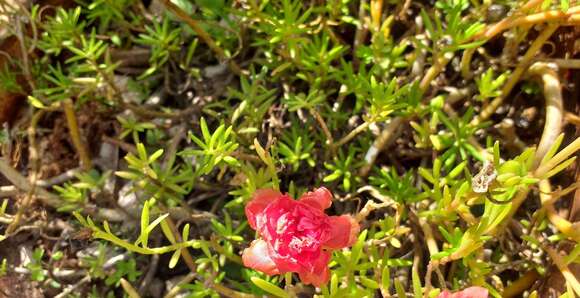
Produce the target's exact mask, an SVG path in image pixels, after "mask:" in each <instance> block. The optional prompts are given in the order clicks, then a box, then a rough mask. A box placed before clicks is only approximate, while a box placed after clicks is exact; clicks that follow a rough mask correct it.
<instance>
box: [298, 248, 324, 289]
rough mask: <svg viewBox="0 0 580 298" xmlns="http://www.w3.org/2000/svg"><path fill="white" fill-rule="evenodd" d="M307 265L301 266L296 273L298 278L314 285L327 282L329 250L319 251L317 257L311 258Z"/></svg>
mask: <svg viewBox="0 0 580 298" xmlns="http://www.w3.org/2000/svg"><path fill="white" fill-rule="evenodd" d="M311 261H312V262H311V263H310V264H309V266H306V267H303V268H302V269H301V270H300V271H298V274H299V275H300V280H301V281H302V282H303V283H304V284H313V285H314V286H316V287H320V286H321V285H323V284H325V283H327V282H328V280H329V279H330V270H329V269H328V262H330V252H327V251H321V253H320V255H319V256H318V258H316V259H315V260H311Z"/></svg>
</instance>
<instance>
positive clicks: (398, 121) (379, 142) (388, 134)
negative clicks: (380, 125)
mask: <svg viewBox="0 0 580 298" xmlns="http://www.w3.org/2000/svg"><path fill="white" fill-rule="evenodd" d="M403 122H405V119H404V118H403V117H395V118H393V119H391V122H390V123H389V124H388V125H387V127H385V128H384V129H383V130H382V131H381V134H380V135H379V136H378V137H377V138H376V139H375V141H374V142H373V144H372V145H371V147H370V148H369V150H368V151H367V154H366V156H365V161H366V164H365V165H364V166H363V167H362V168H361V169H360V171H359V175H360V176H362V177H366V176H367V175H368V174H369V172H370V170H371V168H372V166H373V165H374V164H375V161H376V160H377V157H378V156H379V153H380V152H381V151H382V150H383V149H384V148H385V147H386V146H387V145H388V144H389V143H390V142H391V141H392V140H394V138H395V136H397V135H398V132H399V131H400V130H399V128H401V126H402V125H403Z"/></svg>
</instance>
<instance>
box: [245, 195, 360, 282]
mask: <svg viewBox="0 0 580 298" xmlns="http://www.w3.org/2000/svg"><path fill="white" fill-rule="evenodd" d="M331 204H332V194H331V193H330V191H329V190H328V189H326V188H324V187H321V188H318V189H316V190H314V191H312V192H308V193H305V194H304V195H303V196H302V197H301V198H300V199H299V200H293V199H292V198H290V196H288V195H287V194H282V193H280V192H278V191H276V190H272V189H261V190H258V191H256V193H255V194H254V197H253V199H252V201H250V202H249V203H248V204H247V205H246V216H247V217H248V222H249V224H250V226H251V227H252V228H253V229H255V230H256V231H258V233H259V234H260V236H261V237H262V239H257V240H254V241H253V242H252V244H251V246H250V247H249V248H247V249H245V250H244V252H243V255H242V259H243V262H244V265H245V266H247V267H250V268H253V269H256V270H258V271H262V272H264V273H266V274H268V275H274V274H283V273H286V272H297V273H298V274H299V276H300V279H301V280H302V282H304V283H305V284H310V283H312V284H313V285H315V286H320V285H322V284H324V283H326V282H327V281H328V279H329V278H330V272H329V269H328V262H329V261H330V256H331V252H332V250H336V249H340V248H344V247H348V246H351V245H352V244H353V243H354V242H355V241H356V238H357V234H358V232H359V225H358V223H357V222H356V221H355V220H354V218H353V217H351V216H350V215H342V216H328V215H326V214H325V213H324V209H326V208H328V207H330V205H331Z"/></svg>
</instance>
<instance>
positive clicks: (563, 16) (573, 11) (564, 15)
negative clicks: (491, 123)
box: [479, 6, 580, 39]
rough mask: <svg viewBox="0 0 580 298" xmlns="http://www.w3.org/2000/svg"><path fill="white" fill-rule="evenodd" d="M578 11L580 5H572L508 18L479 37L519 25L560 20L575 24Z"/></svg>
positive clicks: (486, 37) (567, 23) (494, 34)
mask: <svg viewBox="0 0 580 298" xmlns="http://www.w3.org/2000/svg"><path fill="white" fill-rule="evenodd" d="M578 12H580V6H574V7H570V8H569V9H568V11H566V12H562V11H560V10H551V11H544V12H540V13H536V14H531V15H527V16H521V17H516V18H514V17H511V18H506V19H503V20H501V21H499V22H498V23H495V24H494V25H492V26H490V27H488V28H487V30H485V32H484V33H483V34H481V35H480V36H479V38H484V39H490V38H492V37H494V36H496V35H498V34H499V33H501V32H503V31H505V30H508V29H511V28H514V27H517V26H521V25H534V24H539V23H545V22H548V21H559V23H560V25H574V22H576V21H577V16H578V15H577V14H578ZM550 26H552V25H550Z"/></svg>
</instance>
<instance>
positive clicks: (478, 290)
mask: <svg viewBox="0 0 580 298" xmlns="http://www.w3.org/2000/svg"><path fill="white" fill-rule="evenodd" d="M487 294H488V292H487V289H486V288H482V287H469V288H467V289H465V290H463V291H459V292H455V293H451V292H449V291H447V290H445V291H443V292H441V293H440V294H439V296H437V298H487V297H488V295H487Z"/></svg>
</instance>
